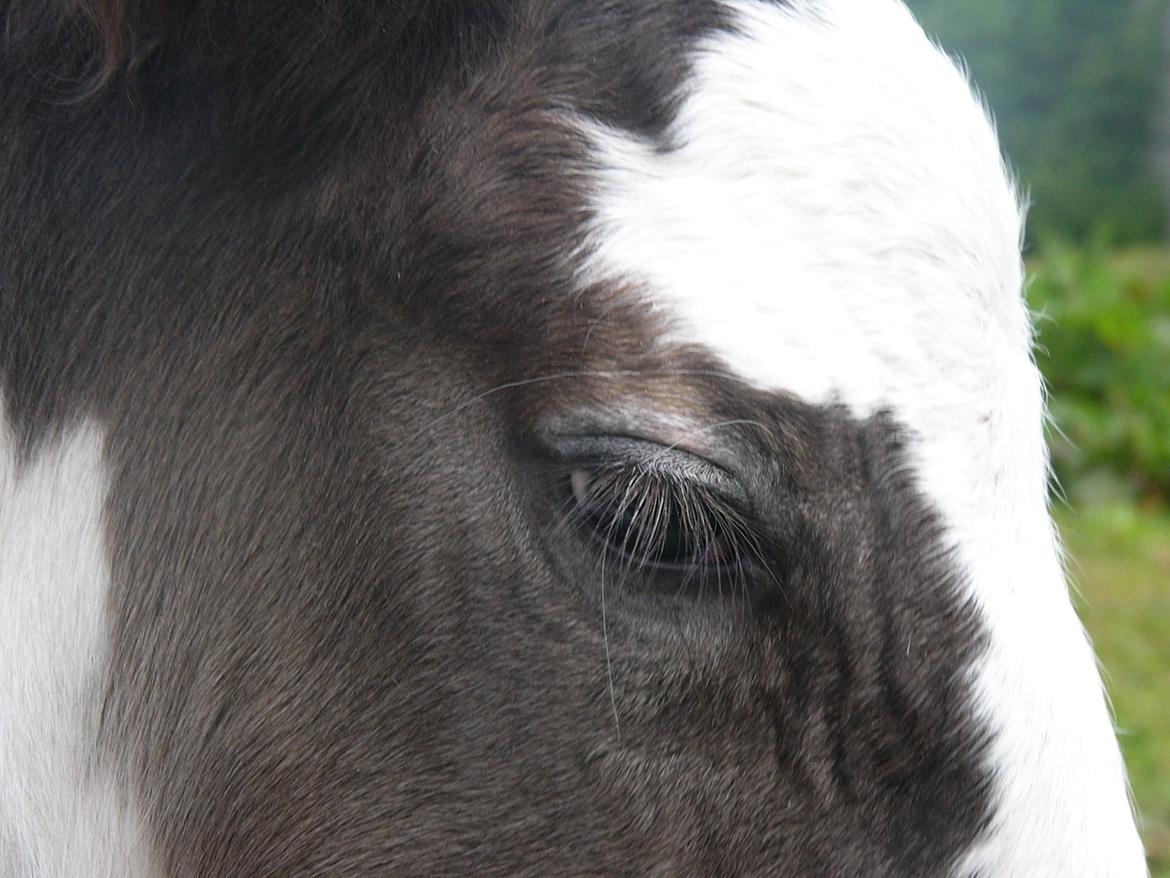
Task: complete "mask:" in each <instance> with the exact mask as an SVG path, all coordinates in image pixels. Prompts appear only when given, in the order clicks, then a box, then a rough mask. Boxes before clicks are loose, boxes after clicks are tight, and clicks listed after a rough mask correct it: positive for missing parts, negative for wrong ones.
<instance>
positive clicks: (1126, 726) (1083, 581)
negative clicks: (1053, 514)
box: [1058, 506, 1170, 878]
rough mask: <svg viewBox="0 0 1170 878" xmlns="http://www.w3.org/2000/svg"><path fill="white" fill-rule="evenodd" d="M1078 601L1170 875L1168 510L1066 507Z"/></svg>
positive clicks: (1154, 849) (1159, 872)
mask: <svg viewBox="0 0 1170 878" xmlns="http://www.w3.org/2000/svg"><path fill="white" fill-rule="evenodd" d="M1058 522H1059V524H1060V526H1061V530H1062V532H1063V534H1064V538H1065V543H1066V546H1067V548H1068V552H1069V555H1070V561H1069V571H1070V575H1071V578H1072V581H1073V583H1074V586H1075V587H1076V588H1077V589H1079V592H1080V596H1079V598H1078V599H1077V608H1078V610H1079V611H1080V613H1081V617H1082V619H1084V622H1085V625H1086V627H1087V628H1088V629H1089V633H1090V635H1091V636H1092V638H1093V643H1094V645H1095V647H1096V649H1097V653H1098V656H1099V657H1100V660H1101V663H1102V665H1103V666H1104V668H1105V673H1106V683H1107V686H1108V689H1109V693H1110V696H1111V697H1112V700H1113V707H1114V710H1115V712H1116V717H1117V725H1118V727H1119V729H1120V730H1121V735H1120V739H1121V746H1122V750H1123V751H1124V753H1125V759H1126V764H1127V765H1128V766H1129V772H1130V777H1131V779H1132V783H1133V791H1134V797H1135V799H1136V800H1137V805H1138V810H1139V812H1140V814H1141V817H1142V824H1143V825H1142V828H1143V836H1144V838H1145V842H1146V849H1147V852H1148V854H1149V860H1150V869H1151V871H1152V873H1153V878H1170V516H1167V515H1166V514H1165V513H1161V514H1155V513H1152V512H1151V513H1148V514H1143V513H1141V512H1139V511H1135V510H1134V509H1133V508H1131V507H1127V506H1113V507H1096V508H1093V507H1090V508H1088V509H1085V510H1083V511H1081V512H1079V513H1073V512H1069V511H1067V510H1066V511H1063V512H1061V513H1060V514H1059V515H1058Z"/></svg>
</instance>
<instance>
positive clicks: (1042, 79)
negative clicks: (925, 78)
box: [909, 0, 1167, 241]
mask: <svg viewBox="0 0 1170 878" xmlns="http://www.w3.org/2000/svg"><path fill="white" fill-rule="evenodd" d="M909 5H910V7H911V9H912V10H913V11H914V12H915V14H916V15H917V16H918V17H919V20H920V21H921V22H922V24H923V26H924V27H925V28H926V30H927V32H928V33H931V34H932V35H934V36H935V37H936V38H937V39H938V40H939V42H940V43H941V44H942V45H943V46H944V47H945V48H946V49H947V50H948V51H951V52H953V53H955V54H957V55H958V56H960V57H961V58H962V59H963V60H964V61H965V62H966V63H967V64H968V65H969V67H970V70H971V73H972V76H973V77H974V79H975V81H976V83H977V84H978V85H979V87H980V88H981V89H982V91H983V92H984V94H985V95H986V98H987V101H988V103H989V104H990V106H991V109H992V111H993V113H994V116H995V118H996V120H997V124H998V126H999V130H1000V136H1001V139H1002V140H1003V144H1004V148H1005V150H1006V152H1007V154H1008V156H1009V157H1010V160H1011V161H1012V162H1013V163H1014V165H1015V167H1016V169H1017V171H1018V173H1019V176H1020V180H1021V183H1022V184H1023V186H1024V188H1025V190H1026V191H1028V192H1029V193H1030V196H1031V201H1032V210H1031V213H1030V222H1029V228H1030V230H1031V233H1032V234H1033V235H1035V236H1037V237H1040V238H1043V237H1048V236H1052V235H1060V236H1061V237H1064V238H1071V239H1075V240H1084V239H1086V238H1087V237H1089V236H1090V235H1091V234H1093V233H1094V232H1099V231H1100V230H1106V231H1107V232H1108V233H1109V234H1110V236H1111V237H1112V238H1113V239H1114V240H1118V241H1134V240H1153V239H1157V238H1159V237H1160V236H1161V234H1162V232H1163V229H1164V225H1165V219H1166V218H1165V192H1164V187H1163V185H1162V182H1161V179H1160V177H1159V175H1158V173H1157V171H1156V169H1155V166H1154V162H1153V159H1152V152H1153V150H1152V146H1153V142H1154V131H1155V123H1156V117H1157V114H1158V103H1159V94H1160V92H1161V88H1162V82H1161V80H1162V79H1163V77H1164V75H1165V74H1164V71H1163V67H1164V64H1165V62H1164V57H1163V55H1164V53H1163V51H1162V36H1161V34H1162V23H1163V20H1164V17H1165V13H1166V8H1167V0H1028V2H1026V3H1024V2H1020V0H981V2H979V3H973V2H971V0H909Z"/></svg>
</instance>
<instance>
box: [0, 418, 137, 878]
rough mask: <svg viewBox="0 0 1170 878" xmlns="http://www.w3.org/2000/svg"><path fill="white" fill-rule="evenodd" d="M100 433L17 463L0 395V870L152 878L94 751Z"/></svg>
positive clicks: (84, 432) (11, 875) (100, 647)
mask: <svg viewBox="0 0 1170 878" xmlns="http://www.w3.org/2000/svg"><path fill="white" fill-rule="evenodd" d="M105 495H106V475H105V468H104V464H103V460H102V434H101V432H100V431H99V430H98V429H97V428H95V427H94V426H92V425H82V426H79V427H76V428H75V429H72V430H68V431H66V432H65V433H64V435H62V436H61V437H60V438H59V439H57V440H54V441H52V442H51V443H50V444H48V445H47V446H46V447H44V448H42V449H40V450H39V451H38V452H37V454H36V455H35V457H34V458H33V459H32V460H31V461H29V462H27V463H25V464H23V465H18V464H17V461H16V456H15V449H14V447H13V439H12V435H11V432H10V430H9V426H8V424H7V421H6V420H5V417H4V408H3V400H0V875H3V876H4V878H32V876H38V878H39V876H45V878H50V876H51V878H74V876H76V878H94V876H98V878H105V876H109V878H114V876H118V878H122V876H132V878H145V876H147V875H151V874H154V873H153V870H152V869H151V868H150V866H149V861H150V857H149V855H148V852H147V848H146V845H145V843H144V841H143V833H142V830H141V826H140V823H139V821H138V820H137V819H136V815H135V814H134V811H133V808H132V807H131V806H130V804H129V803H128V801H127V796H126V794H125V793H124V791H123V790H122V789H120V787H119V785H118V784H117V783H116V782H115V780H114V777H113V774H112V771H111V770H110V769H109V768H108V767H107V766H105V765H103V764H101V763H100V761H99V758H98V755H97V752H96V746H95V739H96V734H97V729H96V727H97V711H98V708H99V705H100V699H101V695H102V693H101V688H102V683H103V665H104V656H105V647H106V627H107V619H106V615H105V614H106V606H105V601H106V593H107V590H108V588H109V570H108V562H107V559H106V555H105V550H104V544H103V543H104V540H103V528H104V524H103V510H104V505H105Z"/></svg>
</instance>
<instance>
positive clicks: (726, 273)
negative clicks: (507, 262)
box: [579, 0, 1146, 876]
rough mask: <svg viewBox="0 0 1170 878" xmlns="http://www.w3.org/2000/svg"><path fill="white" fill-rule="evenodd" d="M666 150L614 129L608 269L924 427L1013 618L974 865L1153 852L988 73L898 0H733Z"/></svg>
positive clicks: (997, 663) (822, 388)
mask: <svg viewBox="0 0 1170 878" xmlns="http://www.w3.org/2000/svg"><path fill="white" fill-rule="evenodd" d="M727 6H728V7H729V8H730V9H731V10H732V11H733V13H734V18H735V23H736V25H737V31H736V33H734V34H723V35H720V36H718V37H716V38H713V39H712V40H711V41H710V42H709V43H707V44H706V45H705V46H703V47H701V50H700V51H699V53H698V55H697V57H696V64H695V70H694V75H693V79H692V81H691V82H690V83H689V84H688V87H687V89H686V92H685V95H684V97H685V100H684V101H683V103H682V106H681V111H680V114H679V116H678V119H677V122H676V124H675V126H674V128H673V130H672V131H671V135H672V137H673V139H674V143H675V145H676V148H674V149H672V150H668V151H661V150H657V149H655V148H654V145H652V144H649V143H645V142H642V141H640V140H638V139H637V138H635V137H633V136H631V135H630V134H629V133H627V132H619V131H615V130H613V129H609V128H606V127H604V126H602V125H600V124H598V123H595V122H592V121H588V120H579V124H580V126H581V128H582V129H583V130H584V131H585V133H586V134H587V136H589V137H590V138H591V139H592V141H593V142H594V144H595V147H596V154H595V156H594V159H595V161H596V173H597V177H598V179H597V191H598V192H599V193H600V194H599V196H598V197H597V200H596V203H595V205H594V206H595V208H596V210H597V226H596V229H595V234H594V235H593V237H592V240H591V242H590V244H591V246H592V247H593V248H594V249H593V250H592V255H590V256H589V257H588V259H589V261H588V263H587V268H586V275H587V278H586V279H587V280H597V279H622V280H626V281H628V280H635V281H637V282H640V283H641V284H642V285H643V286H644V288H645V289H646V290H648V291H649V293H650V295H651V296H652V297H653V299H654V301H656V302H659V303H661V304H662V306H663V308H664V309H665V310H666V311H667V312H668V313H670V314H673V315H674V316H676V317H677V322H676V326H677V330H676V338H675V340H679V341H690V342H702V343H704V344H706V345H708V346H709V347H710V348H712V349H713V350H714V351H716V352H718V353H719V354H720V355H722V356H723V358H724V359H725V360H726V362H727V363H728V364H729V365H730V366H732V367H733V368H734V369H735V370H737V371H738V372H739V373H740V374H742V375H743V376H744V377H745V378H747V379H749V380H751V381H753V382H754V383H756V384H758V385H759V386H762V387H766V388H772V389H778V390H785V391H789V392H792V393H795V394H797V395H799V396H801V397H803V398H804V399H806V400H809V401H812V402H817V403H824V402H829V401H833V400H838V401H841V402H843V403H845V404H846V405H848V406H849V407H850V408H851V409H852V410H853V411H854V412H855V413H856V414H858V415H861V416H864V415H869V414H872V413H874V412H876V411H878V410H880V409H883V408H886V409H889V410H891V411H892V413H893V414H894V416H895V417H896V418H897V419H898V420H900V421H901V422H902V423H904V424H906V425H908V426H909V427H910V428H912V430H913V431H914V432H915V434H916V437H917V440H916V443H915V445H914V448H913V455H914V460H913V463H914V465H915V467H916V471H917V473H918V474H919V478H920V483H921V485H922V486H923V489H924V490H925V491H926V493H928V494H929V496H931V497H932V499H933V500H934V503H935V504H936V507H937V509H938V510H939V511H940V512H941V514H942V515H943V517H944V520H945V522H946V524H947V526H948V532H949V538H950V539H951V540H952V541H953V543H954V546H955V548H956V551H957V557H958V559H959V560H960V562H961V563H963V564H964V565H965V567H966V570H967V573H968V576H969V581H970V582H971V587H972V589H973V591H974V596H975V599H976V600H977V602H978V605H979V606H980V607H981V608H982V612H983V614H984V617H985V620H986V623H987V625H988V627H989V629H990V632H991V639H992V643H991V648H990V652H989V655H988V656H987V658H986V660H985V661H984V662H983V663H982V664H981V666H980V667H979V668H977V669H975V671H974V677H975V680H974V685H975V686H976V691H977V703H978V706H979V708H980V710H981V711H982V712H983V713H984V714H985V716H986V718H987V720H988V722H989V723H990V725H991V727H992V728H993V729H994V730H995V732H996V736H995V741H994V745H993V747H992V754H991V758H992V761H993V766H994V769H995V771H996V773H997V786H996V793H997V802H996V813H995V816H994V822H993V826H992V827H991V830H990V831H989V832H988V833H987V835H986V836H985V838H984V839H983V840H982V841H981V843H980V844H979V845H978V847H977V848H976V849H975V850H972V851H971V852H970V854H969V857H968V858H967V860H966V861H965V863H964V864H963V869H962V870H960V871H961V872H966V871H968V870H975V869H979V870H982V873H981V874H986V875H996V876H998V875H1005V876H1006V875H1011V876H1049V875H1050V876H1069V875H1111V876H1112V875H1116V876H1133V875H1143V874H1145V871H1146V870H1145V866H1144V858H1143V853H1142V849H1141V844H1140V841H1139V839H1138V836H1137V833H1136V830H1135V827H1134V820H1133V816H1132V813H1131V808H1130V804H1129V800H1128V797H1127V789H1126V782H1125V775H1124V768H1123V766H1122V763H1121V759H1120V755H1119V751H1118V747H1117V743H1116V740H1115V738H1114V733H1113V728H1112V724H1111V722H1110V717H1109V713H1108V710H1107V708H1106V704H1105V700H1104V697H1103V694H1102V689H1101V683H1100V678H1099V675H1098V671H1097V668H1096V665H1095V662H1094V658H1093V654H1092V651H1091V649H1090V648H1089V645H1088V643H1087V641H1086V638H1085V635H1084V632H1083V630H1082V628H1081V625H1080V623H1079V621H1078V620H1077V618H1076V616H1075V614H1074V612H1073V610H1072V607H1071V604H1070V602H1069V598H1068V593H1067V588H1066V585H1065V580H1064V576H1063V572H1062V568H1061V562H1060V554H1059V548H1058V544H1057V541H1056V538H1055V536H1054V532H1053V527H1052V524H1051V521H1050V518H1049V515H1048V509H1047V485H1046V468H1047V457H1046V454H1047V452H1046V449H1045V446H1044V439H1043V432H1042V412H1043V390H1042V385H1041V381H1040V378H1039V375H1038V373H1037V370H1036V368H1035V366H1034V365H1033V363H1032V359H1031V353H1030V349H1031V336H1030V326H1029V321H1028V316H1027V313H1026V310H1025V308H1024V306H1023V304H1022V301H1021V296H1020V291H1021V284H1022V275H1021V265H1020V254H1019V239H1020V218H1019V216H1020V214H1019V209H1018V207H1017V203H1016V200H1015V196H1014V193H1013V190H1012V187H1011V185H1010V183H1009V182H1008V179H1007V175H1006V174H1005V172H1004V169H1003V165H1002V162H1001V160H1000V155H999V150H998V146H997V143H996V138H995V135H994V132H993V131H992V128H991V126H990V125H989V124H988V122H987V119H986V117H985V114H984V112H983V110H982V108H981V106H980V104H979V103H978V102H977V101H976V100H975V99H974V98H973V97H972V94H971V90H970V87H969V85H968V83H967V81H966V80H965V78H964V77H963V76H962V75H961V74H960V73H959V72H958V71H957V70H956V69H955V67H954V66H953V65H952V64H951V62H950V61H949V60H948V59H947V58H946V57H944V56H943V55H942V53H940V52H939V51H938V50H937V49H936V48H935V47H934V46H933V45H932V44H931V43H930V42H929V41H928V40H927V39H926V37H925V36H924V35H923V33H922V31H921V30H920V29H919V28H918V26H917V25H916V24H915V23H914V22H913V20H912V19H911V17H910V15H909V14H908V13H907V11H906V10H905V9H904V8H903V7H902V6H901V4H900V3H897V2H895V0H803V2H796V3H794V4H792V6H791V7H788V8H786V7H784V6H781V5H779V4H776V3H773V2H763V0H728V2H727Z"/></svg>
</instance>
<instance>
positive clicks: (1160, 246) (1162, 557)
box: [908, 0, 1170, 878]
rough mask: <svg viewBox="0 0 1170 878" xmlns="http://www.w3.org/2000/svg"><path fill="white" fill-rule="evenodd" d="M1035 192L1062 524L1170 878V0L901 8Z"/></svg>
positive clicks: (973, 0) (1035, 284)
mask: <svg viewBox="0 0 1170 878" xmlns="http://www.w3.org/2000/svg"><path fill="white" fill-rule="evenodd" d="M908 5H909V6H910V7H911V9H912V10H913V11H914V12H915V14H916V15H917V16H918V18H919V20H920V21H921V22H922V24H923V26H924V27H925V28H926V30H927V32H928V33H930V34H931V35H932V36H934V37H935V39H936V40H937V41H938V42H939V43H940V44H941V45H942V46H943V47H944V48H946V49H947V50H948V51H949V52H950V53H952V54H953V55H955V56H957V57H958V58H959V59H961V60H962V62H963V63H964V64H966V65H967V67H968V68H969V70H970V72H971V76H972V78H973V79H974V80H975V82H976V84H977V85H978V86H979V88H980V89H981V90H982V92H983V94H984V96H985V98H986V101H987V103H988V105H989V106H990V108H991V111H992V113H993V115H994V117H995V119H996V122H997V125H998V128H999V132H1000V137H1001V140H1002V141H1003V145H1004V149H1005V151H1006V153H1007V155H1008V159H1009V162H1010V164H1011V166H1012V167H1013V168H1014V170H1015V172H1016V174H1017V175H1018V178H1019V181H1020V184H1021V187H1022V189H1023V190H1024V191H1025V192H1026V193H1028V195H1029V198H1030V202H1031V209H1030V212H1029V232H1028V242H1027V248H1026V251H1025V257H1026V260H1027V265H1028V271H1029V275H1030V278H1031V280H1030V283H1029V286H1028V290H1027V296H1028V300H1029V303H1030V304H1031V306H1032V309H1033V310H1034V311H1035V312H1036V315H1037V328H1038V345H1039V350H1038V352H1037V361H1038V363H1039V365H1040V368H1041V369H1042V370H1043V372H1044V374H1045V376H1046V377H1047V379H1048V385H1049V388H1050V391H1051V402H1050V405H1051V414H1052V422H1053V423H1052V425H1051V429H1050V436H1049V439H1050V442H1051V444H1052V450H1053V457H1054V465H1055V470H1056V475H1057V477H1058V479H1059V482H1060V490H1061V494H1062V496H1061V497H1060V498H1059V499H1058V500H1057V502H1056V510H1055V512H1056V518H1057V522H1058V524H1059V525H1060V527H1061V531H1062V533H1063V535H1064V539H1065V543H1066V546H1067V549H1068V552H1069V556H1070V559H1069V572H1070V576H1071V579H1072V584H1073V586H1074V588H1075V589H1076V590H1077V592H1078V594H1077V595H1076V600H1077V605H1078V609H1079V611H1080V613H1081V617H1082V618H1083V619H1084V620H1085V624H1086V626H1087V627H1088V629H1089V633H1090V635H1091V636H1092V638H1093V642H1094V644H1095V645H1096V647H1097V652H1098V655H1099V656H1100V658H1101V662H1102V664H1103V665H1104V667H1105V672H1106V682H1107V685H1108V688H1109V691H1110V695H1111V696H1112V699H1113V705H1114V709H1115V712H1116V717H1117V725H1118V727H1119V729H1120V732H1121V734H1120V739H1121V744H1122V748H1123V750H1124V751H1125V756H1126V761H1127V763H1128V765H1129V769H1130V774H1131V777H1132V782H1133V789H1134V795H1135V798H1136V800H1137V804H1138V808H1139V810H1140V813H1141V816H1142V831H1143V835H1144V837H1145V841H1146V846H1147V849H1148V853H1149V857H1150V867H1151V870H1152V872H1153V875H1154V878H1170V240H1168V238H1167V217H1168V214H1170V0H1026V2H1021V0H908Z"/></svg>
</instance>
